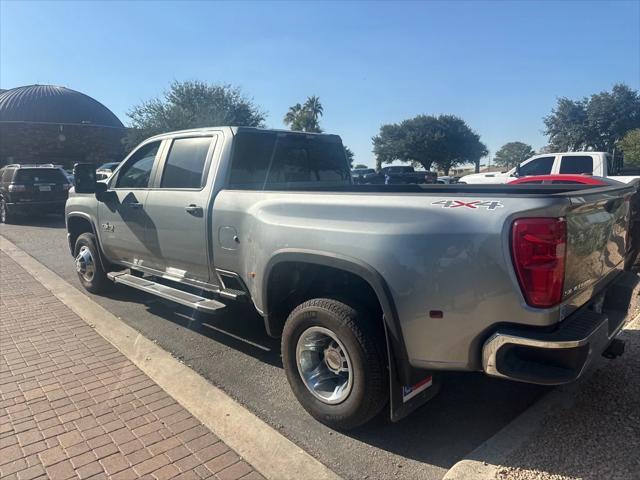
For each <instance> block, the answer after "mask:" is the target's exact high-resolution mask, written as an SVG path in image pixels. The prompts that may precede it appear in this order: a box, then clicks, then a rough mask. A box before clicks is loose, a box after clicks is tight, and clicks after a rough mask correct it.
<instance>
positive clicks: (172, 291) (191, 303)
mask: <svg viewBox="0 0 640 480" xmlns="http://www.w3.org/2000/svg"><path fill="white" fill-rule="evenodd" d="M107 277H109V279H110V280H113V282H114V283H121V284H123V285H127V286H129V287H133V288H137V289H138V290H142V291H143V292H147V293H151V294H153V295H156V296H158V297H160V298H164V299H166V300H171V301H172V302H176V303H179V304H180V305H184V306H186V307H191V308H193V309H194V310H197V311H199V312H205V313H213V312H215V311H216V310H220V309H221V308H224V307H225V306H226V305H225V304H224V303H220V302H217V301H215V300H211V299H210V298H205V297H201V296H199V295H194V294H192V293H187V292H183V291H182V290H178V289H177V288H172V287H168V286H166V285H162V284H161V283H156V282H152V281H151V280H148V279H146V278H141V277H136V276H133V275H130V274H128V273H126V272H110V273H107Z"/></svg>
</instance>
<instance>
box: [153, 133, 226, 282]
mask: <svg viewBox="0 0 640 480" xmlns="http://www.w3.org/2000/svg"><path fill="white" fill-rule="evenodd" d="M217 140H218V136H217V135H216V134H212V133H211V132H208V133H206V134H202V135H194V134H191V135H190V136H183V137H175V138H172V139H169V140H167V142H168V143H167V146H166V148H165V152H166V154H165V155H163V158H162V159H161V161H160V165H159V167H158V173H157V174H156V177H155V181H154V185H153V187H152V188H151V189H150V190H149V196H148V197H147V206H146V208H145V211H146V213H147V215H148V217H149V221H148V223H147V232H146V238H147V241H148V243H149V247H150V251H151V257H150V258H149V261H148V262H147V263H146V265H147V266H149V267H151V268H153V269H154V270H157V271H159V272H162V273H164V274H166V275H169V276H172V277H175V278H179V279H182V278H186V279H190V280H195V281H197V282H207V283H211V284H214V285H217V283H218V282H217V281H216V279H215V278H213V279H210V278H209V265H210V263H213V262H212V259H211V258H210V256H211V254H210V249H209V241H208V239H207V232H208V225H209V221H210V218H208V210H209V208H208V207H209V204H210V192H211V185H208V184H207V183H208V182H207V177H208V172H209V168H210V165H211V159H212V157H213V152H214V149H215V145H216V141H217ZM209 182H210V183H211V182H213V180H212V179H211V180H210V181H209Z"/></svg>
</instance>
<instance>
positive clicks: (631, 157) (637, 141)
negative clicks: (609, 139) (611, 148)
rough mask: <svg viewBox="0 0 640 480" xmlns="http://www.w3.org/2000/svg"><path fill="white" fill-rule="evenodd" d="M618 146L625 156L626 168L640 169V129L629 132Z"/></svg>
mask: <svg viewBox="0 0 640 480" xmlns="http://www.w3.org/2000/svg"><path fill="white" fill-rule="evenodd" d="M618 146H619V147H620V150H622V153H623V154H624V164H625V166H627V167H640V128H636V129H634V130H629V131H628V132H627V134H626V135H625V136H624V138H622V140H620V142H618Z"/></svg>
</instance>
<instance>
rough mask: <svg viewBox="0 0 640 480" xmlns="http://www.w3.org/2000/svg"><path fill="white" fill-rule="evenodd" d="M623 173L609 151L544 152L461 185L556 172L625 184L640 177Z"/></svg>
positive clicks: (469, 178) (474, 176)
mask: <svg viewBox="0 0 640 480" xmlns="http://www.w3.org/2000/svg"><path fill="white" fill-rule="evenodd" d="M621 170H622V169H621V166H619V165H615V164H614V162H613V160H612V158H611V155H610V154H609V153H606V152H562V153H543V154H540V155H535V156H533V157H531V158H529V159H527V160H525V161H524V162H522V163H521V164H520V165H518V167H514V168H512V169H511V170H509V171H508V172H486V173H472V174H471V175H465V176H464V177H462V178H461V179H460V183H468V184H479V183H485V184H491V183H508V182H510V181H511V180H513V179H514V178H515V177H527V176H531V175H550V174H556V173H567V174H571V173H572V174H578V175H580V174H588V175H595V176H598V177H609V178H613V179H614V180H618V181H620V182H624V183H629V182H630V181H631V180H634V179H636V178H640V177H639V176H633V175H619V173H621Z"/></svg>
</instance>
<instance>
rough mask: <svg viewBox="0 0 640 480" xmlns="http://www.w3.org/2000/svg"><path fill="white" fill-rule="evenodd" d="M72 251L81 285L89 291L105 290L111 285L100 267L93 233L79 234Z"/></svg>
mask: <svg viewBox="0 0 640 480" xmlns="http://www.w3.org/2000/svg"><path fill="white" fill-rule="evenodd" d="M73 251H74V256H75V259H76V272H77V274H78V278H79V279H80V283H81V284H82V286H83V287H84V288H85V289H86V290H87V291H89V292H91V293H100V292H103V291H105V290H106V289H107V288H108V287H109V286H110V285H111V281H110V280H109V279H108V278H107V273H106V272H105V271H104V270H103V268H102V263H101V262H100V257H99V256H98V248H97V243H96V237H95V235H94V234H93V233H83V234H82V235H80V236H79V237H78V239H77V240H76V245H75V248H74V250H73Z"/></svg>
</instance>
